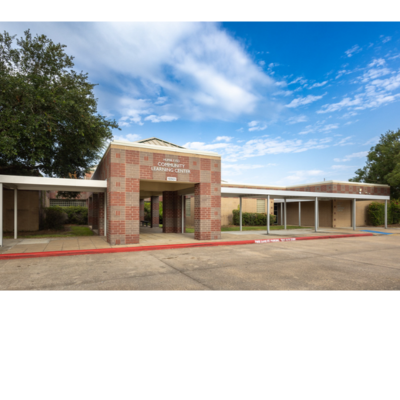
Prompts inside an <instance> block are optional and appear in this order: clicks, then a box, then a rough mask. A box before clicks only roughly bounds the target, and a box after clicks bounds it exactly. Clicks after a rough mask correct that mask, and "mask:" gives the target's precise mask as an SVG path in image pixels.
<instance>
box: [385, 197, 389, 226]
mask: <svg viewBox="0 0 400 400" xmlns="http://www.w3.org/2000/svg"><path fill="white" fill-rule="evenodd" d="M387 217H388V201H387V200H385V229H387V219H388V218H387Z"/></svg>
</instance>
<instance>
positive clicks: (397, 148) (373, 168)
mask: <svg viewBox="0 0 400 400" xmlns="http://www.w3.org/2000/svg"><path fill="white" fill-rule="evenodd" d="M355 174H356V176H355V177H354V178H352V179H349V181H350V182H365V183H381V184H389V185H390V194H391V196H392V197H393V198H395V199H398V198H400V129H398V130H397V132H393V131H388V132H386V133H385V134H384V135H381V138H380V140H379V143H378V144H377V145H376V146H373V147H371V149H370V151H369V153H368V155H367V163H366V165H365V167H364V168H360V169H358V170H357V171H356V172H355Z"/></svg>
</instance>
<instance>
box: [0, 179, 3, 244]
mask: <svg viewBox="0 0 400 400" xmlns="http://www.w3.org/2000/svg"><path fill="white" fill-rule="evenodd" d="M0 247H3V184H2V183H0Z"/></svg>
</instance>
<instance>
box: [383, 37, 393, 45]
mask: <svg viewBox="0 0 400 400" xmlns="http://www.w3.org/2000/svg"><path fill="white" fill-rule="evenodd" d="M390 40H392V37H391V36H386V37H385V38H383V39H382V43H387V42H389V41H390Z"/></svg>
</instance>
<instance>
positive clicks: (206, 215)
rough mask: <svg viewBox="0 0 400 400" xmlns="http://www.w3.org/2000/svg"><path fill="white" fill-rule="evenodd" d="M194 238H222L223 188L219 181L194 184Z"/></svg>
mask: <svg viewBox="0 0 400 400" xmlns="http://www.w3.org/2000/svg"><path fill="white" fill-rule="evenodd" d="M212 189H213V190H212ZM214 189H217V190H214ZM194 238H195V239H198V240H211V239H214V240H215V239H220V238H221V190H220V185H218V184H217V183H215V184H213V183H197V184H196V185H195V186H194Z"/></svg>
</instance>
